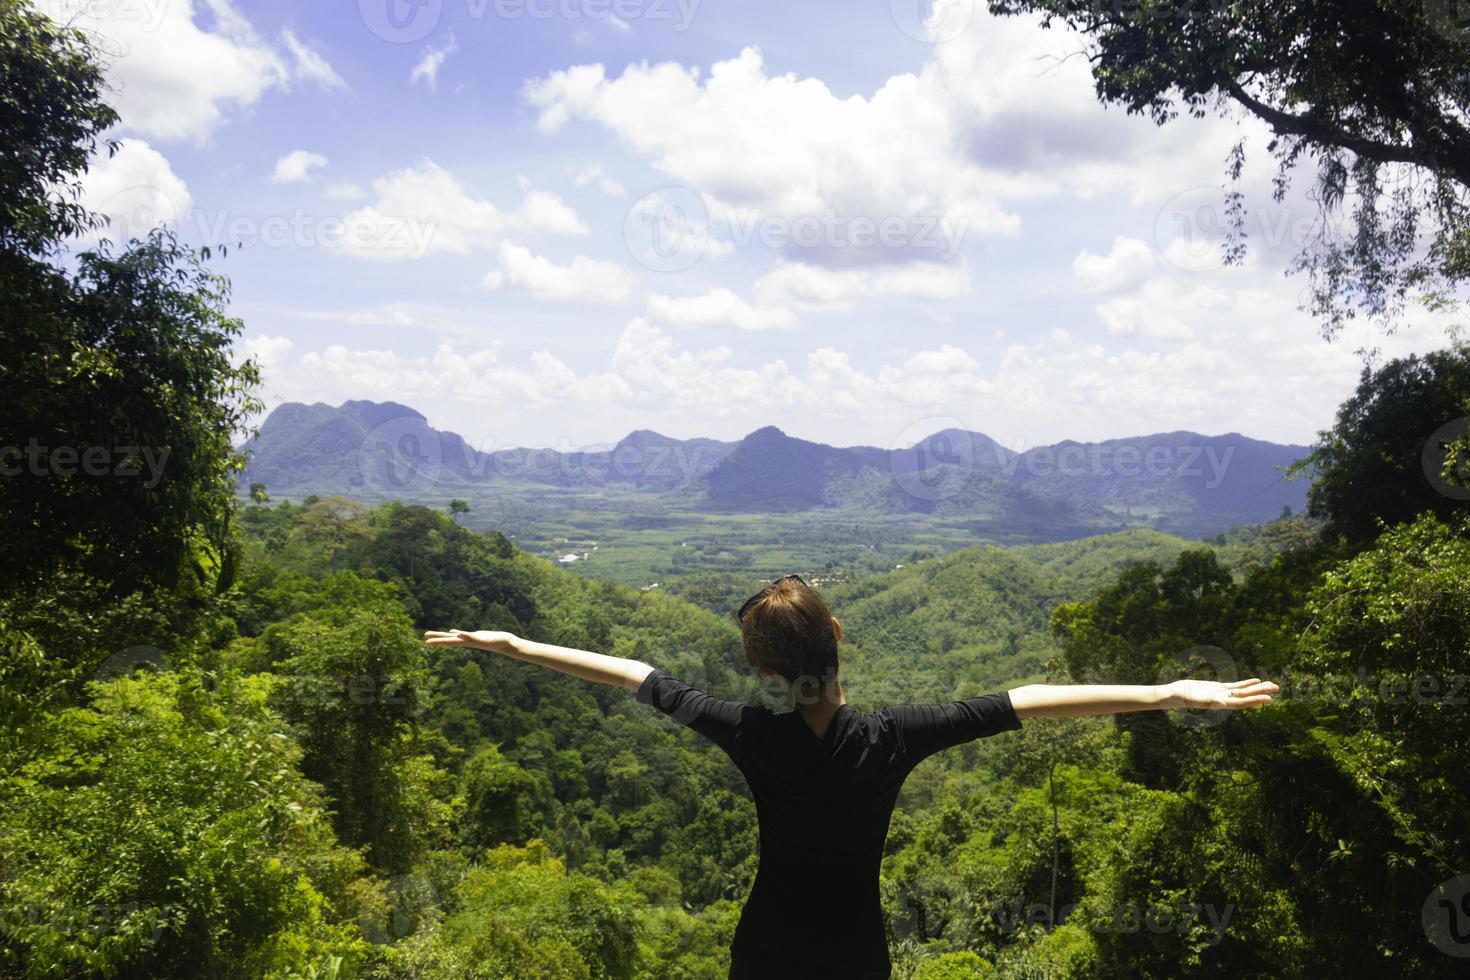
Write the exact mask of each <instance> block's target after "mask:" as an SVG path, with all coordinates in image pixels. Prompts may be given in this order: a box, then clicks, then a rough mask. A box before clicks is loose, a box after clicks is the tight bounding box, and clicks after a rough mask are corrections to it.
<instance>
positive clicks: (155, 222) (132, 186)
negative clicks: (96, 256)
mask: <svg viewBox="0 0 1470 980" xmlns="http://www.w3.org/2000/svg"><path fill="white" fill-rule="evenodd" d="M120 142H121V146H120V147H119V149H118V151H117V153H116V154H114V155H113V156H111V157H109V156H107V155H106V154H99V155H98V156H97V157H96V158H94V159H93V161H92V163H91V166H89V167H88V168H87V172H86V174H84V175H83V177H82V198H81V204H82V206H83V207H86V208H87V209H89V210H91V211H95V212H97V213H99V214H103V215H106V216H107V219H108V226H107V229H106V231H105V232H103V234H105V235H106V236H107V237H109V238H111V239H113V240H114V241H116V242H123V241H127V240H128V239H130V238H141V237H142V236H144V235H146V234H147V233H148V232H149V231H151V230H152V229H154V228H157V227H161V226H166V225H167V226H174V227H177V226H178V225H179V224H180V223H181V222H182V221H183V219H184V218H186V217H187V213H188V211H189V208H190V206H191V205H192V203H193V199H192V197H191V196H190V194H189V188H188V187H187V186H186V185H185V183H184V181H183V180H182V179H181V178H180V177H179V176H178V175H177V174H175V173H174V172H173V168H172V167H170V166H169V162H168V160H167V159H166V158H165V157H164V155H163V154H162V153H159V152H158V151H157V150H155V149H154V148H153V147H151V146H149V145H148V144H147V142H145V141H143V140H140V139H124V140H121V141H120ZM88 237H89V238H94V239H95V238H96V237H97V236H96V235H93V236H88Z"/></svg>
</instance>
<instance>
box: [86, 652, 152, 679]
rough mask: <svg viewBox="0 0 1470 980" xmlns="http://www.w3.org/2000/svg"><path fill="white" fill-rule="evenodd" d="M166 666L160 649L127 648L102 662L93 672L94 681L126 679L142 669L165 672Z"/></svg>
mask: <svg viewBox="0 0 1470 980" xmlns="http://www.w3.org/2000/svg"><path fill="white" fill-rule="evenodd" d="M164 666H165V662H164V655H163V651H162V650H160V649H158V647H151V646H134V647H126V648H124V649H122V650H119V651H118V652H117V653H114V654H113V655H112V656H110V657H108V658H107V659H106V660H104V661H102V664H101V666H99V667H98V668H97V669H96V670H94V671H93V672H92V679H93V680H99V681H109V680H112V679H113V678H116V677H126V676H127V675H129V674H131V673H132V672H133V671H135V670H137V669H139V668H140V667H141V668H144V669H147V670H154V671H157V670H163V669H164Z"/></svg>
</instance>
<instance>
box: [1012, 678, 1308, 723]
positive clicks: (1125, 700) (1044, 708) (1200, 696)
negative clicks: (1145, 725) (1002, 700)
mask: <svg viewBox="0 0 1470 980" xmlns="http://www.w3.org/2000/svg"><path fill="white" fill-rule="evenodd" d="M1278 690H1280V688H1278V687H1277V686H1276V685H1275V684H1273V683H1271V682H1270V681H1263V680H1261V679H1260V678H1258V677H1252V678H1250V679H1249V680H1244V681H1234V682H1232V683H1229V684H1223V683H1221V682H1219V681H1197V680H1181V681H1175V682H1174V683H1172V684H1027V685H1025V686H1023V687H1017V688H1013V689H1011V691H1010V692H1009V693H1010V696H1011V707H1013V708H1014V709H1015V711H1016V717H1017V718H1076V717H1079V716H1082V715H1111V714H1116V713H1118V712H1121V711H1156V710H1159V709H1163V708H1224V709H1238V708H1249V707H1253V706H1254V705H1258V704H1265V703H1267V702H1268V701H1270V700H1271V694H1272V693H1273V692H1275V691H1278Z"/></svg>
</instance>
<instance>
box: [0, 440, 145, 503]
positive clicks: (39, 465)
mask: <svg viewBox="0 0 1470 980" xmlns="http://www.w3.org/2000/svg"><path fill="white" fill-rule="evenodd" d="M172 453H173V450H172V449H167V448H165V449H162V450H158V449H155V448H154V447H152V446H110V447H109V446H87V447H86V448H85V449H79V448H77V447H76V446H45V445H42V444H41V441H40V440H39V439H37V438H36V437H34V436H32V437H31V439H30V441H28V442H27V443H26V444H25V445H24V446H0V476H21V475H23V474H29V475H31V476H96V477H107V476H112V477H119V478H122V479H134V478H139V477H142V478H143V486H144V487H145V488H147V489H149V490H152V489H153V488H154V487H156V486H158V483H159V481H160V480H162V479H163V470H164V467H165V466H166V465H167V464H168V459H169V456H170V455H172Z"/></svg>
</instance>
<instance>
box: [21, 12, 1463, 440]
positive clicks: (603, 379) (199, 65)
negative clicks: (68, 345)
mask: <svg viewBox="0 0 1470 980" xmlns="http://www.w3.org/2000/svg"><path fill="white" fill-rule="evenodd" d="M41 6H42V9H45V10H47V11H48V12H51V13H52V15H53V16H56V17H58V18H59V19H67V20H72V21H73V22H75V23H76V24H77V25H78V26H81V27H83V28H84V29H87V30H89V31H91V32H93V33H94V35H95V36H96V37H97V38H98V41H99V44H100V45H101V46H102V47H103V48H104V49H105V50H106V51H107V52H108V56H109V60H110V67H109V78H110V82H111V85H112V86H113V90H114V103H115V104H116V105H117V107H118V108H119V111H120V112H121V114H122V122H121V124H120V126H119V129H118V132H117V133H116V134H115V135H116V136H118V137H119V138H121V139H123V140H124V145H123V149H122V151H121V152H120V153H119V154H118V155H117V156H116V157H114V158H112V159H110V160H99V161H98V162H97V163H96V165H95V166H94V168H93V170H92V171H91V172H90V173H89V174H88V177H87V181H86V188H87V200H88V202H89V203H91V204H92V205H93V206H95V207H97V208H99V209H101V210H103V211H104V212H106V213H108V214H109V215H111V216H112V217H113V219H114V228H113V234H114V235H122V234H127V233H137V232H139V231H141V230H143V228H145V227H146V226H148V225H150V224H154V223H160V222H161V223H167V224H170V225H172V226H173V227H175V228H176V230H177V231H178V232H179V234H180V235H181V236H182V237H184V238H185V239H186V240H188V241H191V242H193V243H196V244H209V243H218V242H222V241H235V240H240V241H243V242H244V247H240V248H235V249H232V250H231V251H230V253H229V255H228V257H227V258H225V259H223V260H221V261H219V262H217V264H216V267H217V268H218V269H219V270H220V271H222V272H224V273H225V274H227V275H229V276H230V277H231V279H232V280H233V283H234V299H233V304H232V312H234V313H235V314H236V315H238V316H240V317H242V318H243V319H244V321H245V324H246V333H245V340H244V342H243V344H242V354H243V353H248V354H250V355H251V356H254V357H256V358H257V359H258V360H259V361H260V362H261V365H262V368H263V371H264V377H265V386H264V394H265V396H266V398H267V401H268V402H269V403H270V404H272V405H274V404H278V403H279V402H281V401H285V400H300V401H326V402H330V403H334V404H335V403H338V402H340V401H342V400H344V399H347V398H370V399H375V400H384V399H391V400H396V401H400V402H403V403H406V404H408V405H412V406H414V407H416V408H418V409H420V410H421V411H423V412H424V413H425V414H426V415H428V416H429V418H430V420H431V422H433V423H434V424H435V425H437V426H439V427H441V428H446V429H452V430H455V431H458V432H461V433H462V434H464V435H465V436H466V437H467V438H469V439H470V440H471V441H472V442H474V443H475V444H477V445H479V446H481V447H482V448H487V449H493V448H500V447H505V446H515V445H542V446H553V447H558V448H572V447H576V446H582V445H587V444H595V443H600V442H609V441H612V440H615V439H617V438H618V437H620V436H621V435H623V434H625V433H626V432H627V431H629V430H631V429H634V428H653V429H657V430H659V431H662V432H665V433H668V434H670V435H675V436H695V435H708V436H716V437H721V438H738V437H739V436H741V435H743V434H745V433H746V432H749V431H751V430H753V429H755V428H757V427H759V426H762V425H766V424H775V425H779V426H781V427H782V428H783V429H785V430H786V431H788V432H790V433H792V434H794V435H798V436H802V437H806V438H813V439H819V440H822V441H827V442H833V443H838V444H853V443H863V444H871V445H897V444H903V443H905V442H906V441H907V442H912V441H914V439H916V438H918V437H919V436H922V435H923V434H925V433H926V432H928V431H933V430H937V429H940V428H944V427H948V426H950V425H961V426H964V427H967V428H971V429H976V430H979V431H984V432H986V433H988V434H990V435H992V436H994V437H995V438H997V439H999V440H1000V441H1001V442H1003V443H1005V444H1007V445H1009V446H1011V447H1013V448H1018V449H1022V448H1026V447H1028V446H1034V445H1038V444H1041V443H1045V442H1050V441H1055V440H1057V439H1061V438H1068V437H1070V438H1078V439H1098V438H1107V437H1113V436H1123V435H1135V434H1142V433H1146V432H1160V431H1172V430H1176V429H1192V430H1196V431H1203V432H1206V433H1210V434H1214V433H1221V432H1226V431H1239V432H1244V433H1246V434H1248V435H1252V436H1256V437H1259V438H1267V439H1273V440H1279V441H1307V440H1309V439H1310V437H1311V436H1312V434H1313V433H1314V432H1315V431H1316V430H1317V429H1319V428H1321V427H1323V426H1325V425H1326V424H1328V423H1329V422H1330V419H1331V414H1332V412H1333V410H1334V408H1335V406H1336V405H1337V403H1338V402H1339V401H1340V400H1341V399H1342V398H1343V397H1344V396H1345V395H1347V394H1348V393H1349V392H1350V391H1351V389H1352V386H1353V384H1354V383H1355V381H1356V379H1357V375H1358V372H1359V371H1360V369H1361V367H1362V358H1361V357H1360V356H1359V355H1358V354H1357V351H1358V349H1359V348H1362V347H1364V346H1365V345H1366V346H1370V347H1376V348H1380V349H1381V353H1380V355H1379V356H1380V357H1382V356H1392V355H1396V354H1401V353H1405V352H1408V351H1414V350H1427V349H1431V348H1434V347H1438V346H1442V345H1443V344H1444V342H1445V336H1446V333H1445V331H1446V329H1447V328H1449V326H1450V325H1451V324H1450V321H1449V320H1448V319H1447V318H1446V317H1443V316H1441V317H1438V318H1434V317H1430V316H1428V315H1419V316H1417V317H1415V318H1414V322H1413V324H1412V326H1411V327H1410V328H1409V329H1407V330H1404V331H1401V332H1399V333H1398V334H1395V335H1394V336H1391V337H1383V336H1381V335H1380V334H1379V333H1377V332H1376V331H1375V330H1373V329H1372V328H1371V327H1367V326H1360V327H1353V328H1351V329H1350V330H1349V331H1348V332H1347V333H1346V334H1345V335H1344V336H1342V337H1341V338H1339V339H1338V340H1337V341H1335V342H1333V343H1332V344H1328V343H1326V342H1324V341H1322V340H1321V339H1320V337H1319V335H1318V331H1317V327H1316V325H1315V324H1313V323H1312V322H1311V320H1310V319H1309V318H1308V317H1307V316H1306V315H1305V314H1303V313H1300V312H1299V311H1298V310H1297V309H1296V307H1297V304H1298V302H1299V298H1300V296H1301V293H1302V290H1303V287H1304V282H1303V281H1302V280H1300V279H1299V278H1295V277H1290V278H1289V277H1285V276H1284V275H1283V271H1284V270H1285V268H1286V266H1287V263H1288V261H1289V259H1290V258H1291V256H1292V255H1293V254H1294V253H1295V251H1296V248H1297V245H1298V244H1299V242H1300V241H1301V240H1302V238H1303V236H1305V235H1307V234H1309V233H1311V231H1312V229H1313V227H1314V222H1315V221H1316V217H1317V215H1316V212H1315V210H1314V208H1313V207H1312V206H1311V205H1310V203H1309V202H1307V201H1306V200H1305V199H1304V197H1303V196H1302V195H1301V193H1300V192H1294V193H1293V194H1292V195H1291V196H1289V197H1288V198H1287V199H1286V200H1285V201H1284V202H1280V203H1276V202H1273V201H1271V200H1270V197H1269V194H1268V193H1267V191H1268V188H1269V179H1270V176H1271V173H1272V165H1271V162H1270V160H1269V159H1268V158H1267V155H1266V153H1265V149H1264V147H1265V140H1266V133H1265V131H1264V130H1263V128H1262V127H1261V126H1260V125H1259V124H1258V123H1256V122H1255V121H1254V120H1251V119H1247V118H1243V117H1240V116H1235V115H1231V116H1221V117H1211V118H1208V119H1204V120H1193V119H1186V120H1181V121H1178V122H1175V123H1173V124H1171V125H1169V126H1166V127H1162V128H1160V127H1156V126H1154V125H1152V124H1151V123H1149V122H1147V121H1146V120H1142V119H1139V118H1136V117H1135V118H1129V117H1127V116H1125V114H1124V113H1122V112H1121V110H1118V109H1116V108H1104V107H1102V106H1101V105H1100V104H1099V103H1098V102H1097V101H1096V98H1095V96H1094V94H1093V92H1092V89H1091V86H1090V82H1089V79H1088V78H1087V75H1086V68H1085V63H1084V62H1083V61H1082V59H1080V58H1077V57H1068V55H1069V54H1073V53H1075V52H1076V51H1078V50H1079V49H1080V47H1081V42H1080V40H1079V39H1078V38H1076V37H1073V36H1070V35H1068V34H1066V33H1064V32H1062V31H1059V30H1042V29H1041V28H1040V27H1039V26H1038V25H1037V24H1036V23H1034V22H1032V21H1029V20H1022V19H1014V18H1012V19H1003V20H997V19H993V18H991V17H990V16H989V15H988V14H986V13H985V12H984V11H983V9H974V8H973V7H971V6H970V5H968V3H967V0H948V2H946V3H945V4H944V5H943V6H942V7H941V8H940V10H939V11H938V14H937V16H934V15H929V19H928V20H927V21H925V20H924V19H922V18H921V13H922V14H926V15H928V12H927V10H925V11H921V10H920V8H919V6H918V5H917V0H894V2H892V3H874V2H860V3H836V2H809V3H802V4H777V3H769V2H746V3H733V2H729V0H703V2H701V0H683V2H682V3H679V2H675V0H669V2H664V0H412V2H409V0H342V2H335V3H331V4H326V3H318V4H302V3H285V2H275V0H266V2H252V3H250V4H244V3H241V4H236V5H230V4H229V3H227V2H225V0H197V2H193V3H190V2H185V0H93V2H86V3H84V2H82V0H46V2H44V3H42V5H41ZM981 6H983V5H981ZM1237 139H1244V140H1246V142H1247V147H1248V152H1249V157H1248V159H1249V160H1250V164H1249V165H1248V167H1247V171H1246V175H1245V179H1244V182H1243V184H1242V190H1244V191H1245V193H1246V194H1247V199H1248V201H1250V202H1251V204H1252V211H1251V218H1250V224H1249V225H1248V229H1249V231H1250V233H1251V243H1252V249H1251V252H1250V254H1249V258H1248V261H1247V263H1246V265H1245V266H1244V267H1231V268H1227V267H1224V266H1222V264H1221V263H1220V262H1219V260H1218V252H1217V245H1216V240H1215V238H1214V237H1213V235H1212V232H1213V230H1214V228H1215V227H1216V226H1217V224H1218V221H1219V216H1220V214H1221V213H1222V200H1223V186H1222V185H1223V181H1224V161H1225V156H1226V154H1227V153H1228V151H1229V149H1230V147H1231V145H1232V144H1233V143H1234V141H1236V140H1237ZM1300 183H1301V184H1303V185H1305V184H1306V183H1307V181H1305V180H1303V181H1301V182H1300Z"/></svg>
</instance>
